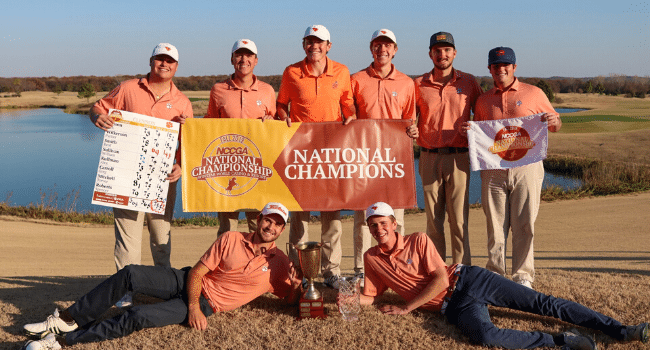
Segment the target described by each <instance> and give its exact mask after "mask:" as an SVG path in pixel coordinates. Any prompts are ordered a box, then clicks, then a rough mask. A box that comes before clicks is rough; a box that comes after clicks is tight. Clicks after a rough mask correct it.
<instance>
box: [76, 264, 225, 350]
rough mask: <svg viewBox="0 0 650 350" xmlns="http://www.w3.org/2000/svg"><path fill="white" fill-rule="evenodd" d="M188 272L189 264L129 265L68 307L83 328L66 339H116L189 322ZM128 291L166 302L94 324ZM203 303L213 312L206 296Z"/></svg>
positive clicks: (207, 313) (202, 307)
mask: <svg viewBox="0 0 650 350" xmlns="http://www.w3.org/2000/svg"><path fill="white" fill-rule="evenodd" d="M189 271H190V267H186V268H184V269H182V270H177V269H173V268H170V267H163V266H143V265H129V266H126V267H125V268H123V269H121V270H120V271H118V272H117V273H115V274H114V275H113V276H111V277H109V278H108V279H106V280H105V281H104V282H102V283H100V284H99V285H98V286H97V287H95V289H93V290H92V291H90V292H89V293H88V294H86V295H84V296H83V297H81V298H80V299H79V300H77V302H76V303H74V304H73V305H72V306H71V307H70V308H68V311H69V312H70V314H71V315H72V318H74V320H75V321H76V322H77V324H78V325H79V327H80V328H79V329H77V330H76V331H74V332H70V333H67V334H66V336H65V340H66V342H67V343H68V344H69V345H72V344H76V343H87V342H94V341H100V340H105V339H114V338H119V337H123V336H126V335H129V334H131V333H133V332H135V331H138V330H141V329H143V328H152V327H162V326H167V325H170V324H181V323H184V322H187V315H188V309H187V304H188V303H187V291H186V288H185V285H186V281H187V274H188V272H189ZM127 292H132V293H140V294H144V295H148V296H152V297H156V298H160V299H163V300H164V301H163V302H160V303H156V304H145V305H138V306H134V307H132V308H130V309H128V310H126V312H124V313H123V314H121V315H118V316H115V317H114V318H111V319H106V320H103V321H101V322H99V323H95V321H96V320H97V319H98V318H99V317H100V316H101V315H102V314H103V313H104V312H106V310H108V309H110V308H111V307H112V306H113V305H114V304H115V303H116V302H117V301H119V300H120V299H121V298H122V297H123V296H124V294H126V293H127ZM200 305H201V311H202V312H203V314H204V315H205V316H206V317H207V316H210V315H211V314H212V308H211V307H210V305H209V303H208V301H207V300H206V299H205V298H204V297H203V295H201V299H200Z"/></svg>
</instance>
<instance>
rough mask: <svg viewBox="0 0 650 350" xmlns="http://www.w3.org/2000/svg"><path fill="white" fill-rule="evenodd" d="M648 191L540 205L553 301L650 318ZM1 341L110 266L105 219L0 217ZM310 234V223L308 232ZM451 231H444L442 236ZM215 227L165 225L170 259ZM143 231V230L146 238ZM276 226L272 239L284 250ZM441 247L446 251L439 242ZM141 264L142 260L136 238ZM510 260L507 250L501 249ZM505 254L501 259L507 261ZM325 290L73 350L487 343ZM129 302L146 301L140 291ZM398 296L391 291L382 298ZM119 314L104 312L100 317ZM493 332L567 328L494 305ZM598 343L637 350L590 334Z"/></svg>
mask: <svg viewBox="0 0 650 350" xmlns="http://www.w3.org/2000/svg"><path fill="white" fill-rule="evenodd" d="M648 212H650V193H643V194H633V195H626V196H615V197H598V198H587V199H580V200H575V201H556V202H552V203H547V202H544V203H542V204H541V207H540V213H539V218H538V221H537V222H538V224H537V225H536V239H535V257H536V259H535V260H536V266H537V274H536V280H535V283H534V287H535V288H536V289H537V290H539V291H541V292H544V293H548V294H552V295H554V296H556V297H561V298H565V299H570V300H573V301H577V302H580V303H583V304H585V305H587V306H589V307H591V308H593V309H595V310H597V311H599V312H601V313H604V314H606V315H610V316H614V317H616V318H617V319H619V320H621V321H622V322H624V323H629V324H636V323H640V322H645V321H650V308H649V307H648V300H650V290H649V288H648V286H650V249H648V247H647V244H646V241H647V234H648V230H647V228H648V227H649V226H650V216H648V215H647V213H648ZM0 220H2V221H1V222H2V225H0V236H2V237H3V240H1V241H0V251H2V252H3V254H2V255H0V266H3V272H2V273H0V276H4V277H0V348H4V349H18V348H20V346H21V345H22V344H23V343H24V341H25V340H26V339H27V337H26V336H24V335H22V333H21V331H22V326H23V325H24V324H26V323H31V322H36V321H42V320H44V319H45V317H47V315H48V314H50V313H51V312H52V311H53V310H54V308H55V307H60V308H63V307H67V306H69V305H71V304H72V303H73V302H74V300H76V299H77V298H78V297H79V296H80V295H82V294H83V293H85V292H87V291H89V290H91V289H92V288H93V287H94V286H95V285H97V284H98V283H99V282H100V281H102V280H103V279H104V278H105V275H107V274H110V273H112V272H114V264H113V261H112V246H113V240H114V238H113V228H112V227H111V226H89V225H74V226H64V225H50V224H42V223H34V222H29V221H24V220H18V221H11V220H15V219H12V218H6V217H5V218H0ZM405 221H406V229H407V231H408V232H413V231H422V230H424V228H425V226H426V219H425V217H424V214H422V213H420V214H411V215H407V216H406V219H405ZM469 225H470V228H469V230H470V238H471V239H470V243H471V248H472V258H473V259H472V262H473V264H475V265H478V266H485V263H486V236H485V216H484V215H483V212H482V211H481V210H480V209H472V210H470V221H469ZM310 232H311V233H312V237H311V238H312V239H313V240H319V236H318V232H320V227H319V225H318V224H312V225H311V227H310ZM343 232H344V235H343V261H342V269H343V273H344V274H346V275H351V274H352V266H353V265H352V221H351V220H347V221H344V223H343ZM447 232H448V231H447ZM215 233H216V228H174V229H173V234H172V236H173V237H172V241H173V250H172V265H173V266H175V267H183V266H188V265H192V264H194V263H195V262H196V260H197V259H198V257H199V256H200V255H201V254H202V253H203V252H204V251H205V249H207V247H208V246H209V245H210V244H211V243H212V241H213V240H214V239H215ZM145 237H146V234H145ZM287 239H288V233H287V232H285V233H284V234H283V235H282V236H281V237H280V239H279V240H278V246H279V247H281V248H282V249H284V246H285V243H286V241H287ZM447 251H448V252H449V251H450V248H449V247H448V248H447ZM143 252H144V254H143V263H144V264H151V263H152V261H151V256H150V254H149V249H148V243H147V242H143ZM508 255H510V253H508ZM509 264H510V260H508V265H509ZM321 281H322V279H319V280H318V282H319V283H318V287H319V288H320V289H321V290H322V291H323V292H324V293H325V307H326V308H327V310H328V311H329V313H330V317H328V318H327V319H325V320H303V321H298V320H296V319H295V316H296V315H297V310H296V309H295V307H289V306H286V305H284V303H283V302H282V301H280V300H278V299H276V298H275V297H274V296H272V295H264V296H262V297H260V298H258V299H257V300H255V301H254V302H253V303H251V304H250V305H248V306H244V307H242V308H240V309H237V310H234V311H230V312H225V313H219V314H216V315H213V316H211V317H210V318H209V319H208V324H209V328H208V330H206V331H205V332H200V331H196V330H192V329H189V328H187V327H185V326H181V325H175V326H168V327H164V328H159V329H148V330H144V331H141V332H137V333H135V334H132V335H130V336H128V337H125V338H121V339H115V340H110V341H103V342H100V343H94V344H83V345H77V346H75V347H73V349H92V350H97V349H484V348H483V347H480V346H474V345H472V344H470V343H469V342H468V339H467V338H465V337H464V336H463V335H461V334H460V332H459V331H458V330H457V329H456V328H455V327H454V326H450V325H449V324H447V322H446V321H445V319H444V317H442V316H440V315H439V314H435V313H430V312H423V311H422V312H421V311H415V312H413V313H411V314H409V315H406V316H399V317H396V316H389V315H384V314H382V313H380V312H379V311H378V310H377V308H376V307H374V306H369V307H364V308H363V309H362V314H361V317H360V321H358V322H354V323H347V322H345V321H343V320H342V319H341V316H340V315H339V314H337V310H336V305H335V298H336V294H335V292H334V291H333V290H330V289H327V288H325V287H323V286H322V285H321V284H320V282H321ZM136 301H137V302H138V303H147V302H152V300H149V299H145V298H137V299H136ZM386 302H390V303H402V300H401V299H400V298H399V297H398V296H396V295H395V294H392V293H389V294H388V295H386V296H385V297H384V298H383V299H382V303H386ZM116 312H118V311H117V310H115V309H113V310H111V311H109V312H108V314H107V317H108V316H110V315H113V314H115V313H116ZM491 314H492V319H493V321H494V323H495V324H496V325H497V326H498V327H502V328H515V329H520V330H527V331H531V330H540V331H545V332H550V333H559V332H562V331H565V330H568V329H569V328H571V327H572V326H570V325H568V324H565V323H563V322H560V321H557V320H555V319H551V318H548V317H540V316H535V315H529V314H525V313H521V312H515V311H511V310H505V309H497V308H492V309H491ZM581 330H582V331H584V332H586V333H589V334H593V335H594V336H595V338H596V340H597V342H598V344H599V346H600V348H601V349H639V348H641V349H642V348H643V347H640V346H639V345H640V344H639V343H634V344H622V343H617V342H614V341H613V340H612V339H611V338H609V337H607V336H605V335H603V334H602V333H599V332H594V331H591V330H587V329H581Z"/></svg>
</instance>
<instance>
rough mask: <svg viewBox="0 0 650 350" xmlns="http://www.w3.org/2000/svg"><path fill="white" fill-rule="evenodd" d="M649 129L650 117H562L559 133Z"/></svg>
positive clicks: (597, 115)
mask: <svg viewBox="0 0 650 350" xmlns="http://www.w3.org/2000/svg"><path fill="white" fill-rule="evenodd" d="M643 129H650V116H648V117H628V116H621V115H599V114H596V115H577V116H567V115H562V129H560V132H561V133H565V134H576V133H580V134H583V133H597V132H620V131H631V130H643Z"/></svg>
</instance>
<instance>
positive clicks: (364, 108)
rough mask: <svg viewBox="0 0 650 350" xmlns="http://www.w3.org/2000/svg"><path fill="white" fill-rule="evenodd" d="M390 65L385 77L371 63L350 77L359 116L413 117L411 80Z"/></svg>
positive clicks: (413, 93) (413, 104) (412, 87)
mask: <svg viewBox="0 0 650 350" xmlns="http://www.w3.org/2000/svg"><path fill="white" fill-rule="evenodd" d="M391 66H392V69H391V71H390V73H389V74H388V76H386V78H382V77H381V76H379V75H378V74H377V72H376V71H375V69H374V68H373V67H372V64H371V65H370V66H369V67H368V68H366V69H364V70H362V71H359V72H357V73H354V74H353V75H352V77H351V78H350V80H351V83H352V96H353V97H354V104H355V106H356V110H357V118H358V119H415V86H414V85H413V79H411V78H409V77H408V76H407V75H406V74H404V73H402V72H400V71H398V70H397V69H396V68H395V65H391Z"/></svg>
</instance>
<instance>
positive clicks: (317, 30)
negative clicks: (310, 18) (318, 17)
mask: <svg viewBox="0 0 650 350" xmlns="http://www.w3.org/2000/svg"><path fill="white" fill-rule="evenodd" d="M308 36H315V37H317V38H319V39H320V40H323V41H330V32H329V30H327V28H325V26H322V25H320V24H314V25H313V26H310V27H307V30H305V35H304V36H303V37H302V38H303V39H304V38H306V37H308Z"/></svg>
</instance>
